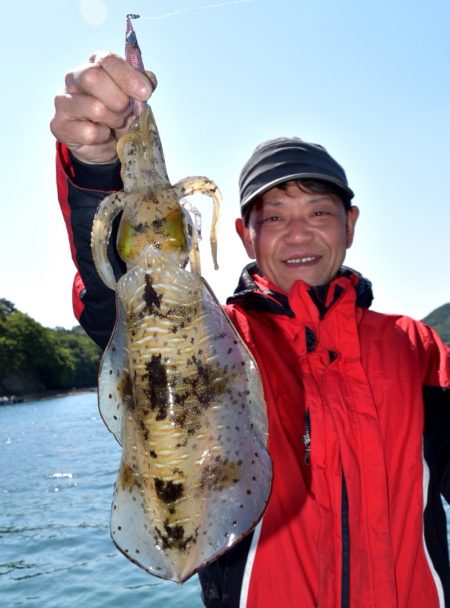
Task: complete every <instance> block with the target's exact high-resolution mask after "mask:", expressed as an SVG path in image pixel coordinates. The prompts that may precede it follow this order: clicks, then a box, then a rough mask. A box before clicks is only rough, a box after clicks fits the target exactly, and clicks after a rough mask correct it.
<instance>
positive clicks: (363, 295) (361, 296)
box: [227, 262, 373, 318]
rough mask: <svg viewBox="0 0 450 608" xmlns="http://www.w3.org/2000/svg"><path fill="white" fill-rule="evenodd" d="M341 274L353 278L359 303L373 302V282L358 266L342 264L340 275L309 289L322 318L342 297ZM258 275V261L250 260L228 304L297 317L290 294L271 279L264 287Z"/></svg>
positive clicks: (352, 281)
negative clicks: (329, 281) (273, 283)
mask: <svg viewBox="0 0 450 608" xmlns="http://www.w3.org/2000/svg"><path fill="white" fill-rule="evenodd" d="M341 277H346V278H348V279H350V281H351V283H352V285H353V287H354V289H355V291H356V306H359V307H361V308H369V307H370V305H371V303H372V300H373V292H372V284H371V282H370V281H369V280H368V279H365V278H364V277H363V276H362V275H361V274H359V273H358V272H356V271H355V270H352V269H351V268H347V267H346V266H342V267H341V269H340V270H339V273H338V276H337V277H336V279H333V281H331V283H329V284H327V285H321V286H320V287H310V288H309V289H308V293H309V294H310V296H311V299H312V300H313V301H314V303H315V304H316V306H317V308H318V309H319V313H320V317H321V318H323V316H325V314H326V312H327V310H328V308H330V306H331V305H332V304H333V303H334V302H335V301H336V300H337V299H338V298H339V296H340V293H341V292H342V289H343V288H342V287H341V285H339V284H337V283H338V280H339V278H341ZM258 278H259V279H260V275H259V269H258V267H257V265H256V263H254V262H252V263H251V264H247V266H245V268H244V270H243V271H242V274H241V277H240V279H239V283H238V286H237V288H236V290H235V292H234V294H233V295H232V296H231V297H230V298H228V299H227V304H239V306H241V307H242V308H247V309H252V310H259V311H261V312H271V313H275V314H281V315H287V316H289V317H294V316H295V315H294V313H293V311H292V309H291V307H290V306H289V299H288V295H287V294H286V293H283V292H280V291H277V289H276V287H275V286H274V285H270V284H269V283H268V284H267V286H266V287H261V286H260V285H261V283H262V282H261V280H259V281H258ZM258 283H259V285H258ZM263 284H264V282H263ZM333 284H335V289H334V292H333V295H332V297H331V299H330V298H328V297H327V296H328V293H329V292H330V287H331V286H333ZM330 293H331V292H330ZM327 300H328V301H327Z"/></svg>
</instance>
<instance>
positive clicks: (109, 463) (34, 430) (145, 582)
mask: <svg viewBox="0 0 450 608" xmlns="http://www.w3.org/2000/svg"><path fill="white" fill-rule="evenodd" d="M119 459H120V447H119V445H118V444H117V442H116V440H115V439H114V437H113V436H112V435H111V433H110V432H109V431H108V430H107V429H106V427H105V426H104V424H103V422H102V420H101V419H100V417H99V414H98V410H97V400H96V394H95V393H94V392H85V393H77V394H73V395H69V396H64V397H61V398H53V399H48V400H39V401H34V402H27V403H22V404H18V405H11V406H1V407H0V606H1V607H2V608H3V607H4V608H14V607H18V606H26V607H27V608H69V607H74V608H75V607H76V608H79V607H82V608H114V607H116V606H117V607H118V606H120V607H122V608H124V607H125V606H131V607H132V608H147V607H151V608H162V607H164V608H201V607H202V606H203V603H202V601H201V599H200V586H199V584H198V580H197V577H196V576H194V577H192V578H191V579H190V580H189V581H187V582H186V583H184V584H183V585H177V584H176V583H173V582H169V581H162V580H161V579H158V578H156V577H154V576H151V575H150V574H147V573H146V572H145V571H144V570H142V569H141V568H139V567H137V566H135V565H134V564H132V563H131V562H129V561H128V560H127V559H126V558H125V557H124V556H123V555H122V554H121V553H119V551H118V550H117V549H116V548H115V547H114V545H113V543H112V541H111V539H110V536H109V512H110V506H111V499H112V492H113V486H114V481H115V477H116V472H117V468H118V464H119Z"/></svg>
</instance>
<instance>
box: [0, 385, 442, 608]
mask: <svg viewBox="0 0 450 608" xmlns="http://www.w3.org/2000/svg"><path fill="white" fill-rule="evenodd" d="M119 458H120V448H119V446H118V445H117V443H116V441H115V439H114V438H113V436H112V435H111V434H110V433H109V432H108V431H107V429H106V427H105V426H104V424H103V422H102V421H101V420H100V418H99V415H98V411H97V403H96V395H95V393H80V394H77V395H70V396H66V397H62V398H58V399H51V400H43V401H36V402H30V403H24V404H21V405H12V406H2V407H0V606H1V607H5V608H6V607H7V608H14V607H18V606H26V607H27V608H70V607H74V608H75V607H77V608H78V607H79V606H82V607H83V608H105V607H108V608H114V607H116V606H117V607H118V606H120V607H124V606H133V608H147V607H149V608H150V607H151V608H161V607H163V606H164V608H200V607H202V606H203V604H202V602H201V600H200V587H199V584H198V581H197V577H195V576H194V577H192V578H191V579H190V580H189V581H187V582H186V583H185V584H184V585H182V586H179V585H176V584H175V583H172V582H168V581H162V580H160V579H158V578H155V577H153V576H151V575H149V574H147V573H146V572H144V571H143V570H141V569H140V568H138V567H137V566H135V565H133V564H131V563H130V562H129V561H128V560H127V559H126V558H125V557H123V555H122V554H121V553H119V552H118V551H117V550H116V549H115V547H114V546H113V544H112V542H111V540H110V536H109V511H110V505H111V497H112V489H113V485H114V481H115V475H116V471H117V467H118V463H119ZM446 507H447V506H446ZM447 511H448V512H449V510H448V508H447Z"/></svg>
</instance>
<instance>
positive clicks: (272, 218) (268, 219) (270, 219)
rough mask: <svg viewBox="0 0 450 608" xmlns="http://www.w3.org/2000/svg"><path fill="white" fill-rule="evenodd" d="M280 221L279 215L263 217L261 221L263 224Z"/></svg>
mask: <svg viewBox="0 0 450 608" xmlns="http://www.w3.org/2000/svg"><path fill="white" fill-rule="evenodd" d="M279 221H280V216H279V215H269V216H268V217H265V218H264V219H263V222H266V223H268V224H270V223H272V222H279Z"/></svg>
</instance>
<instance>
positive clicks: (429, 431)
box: [424, 387, 450, 606]
mask: <svg viewBox="0 0 450 608" xmlns="http://www.w3.org/2000/svg"><path fill="white" fill-rule="evenodd" d="M424 406H425V429H424V457H425V461H426V464H427V466H428V469H429V475H430V477H429V483H428V492H427V497H426V508H425V511H424V534H425V540H426V544H427V548H428V551H429V554H430V557H431V560H432V562H433V565H434V567H435V570H436V571H437V573H438V574H439V578H440V579H441V581H442V585H443V588H444V595H445V605H446V606H450V568H449V551H448V537H447V518H446V515H445V511H444V508H443V505H442V498H441V497H444V499H445V500H446V501H447V502H448V503H450V391H449V390H448V389H446V388H441V387H425V388H424Z"/></svg>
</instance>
